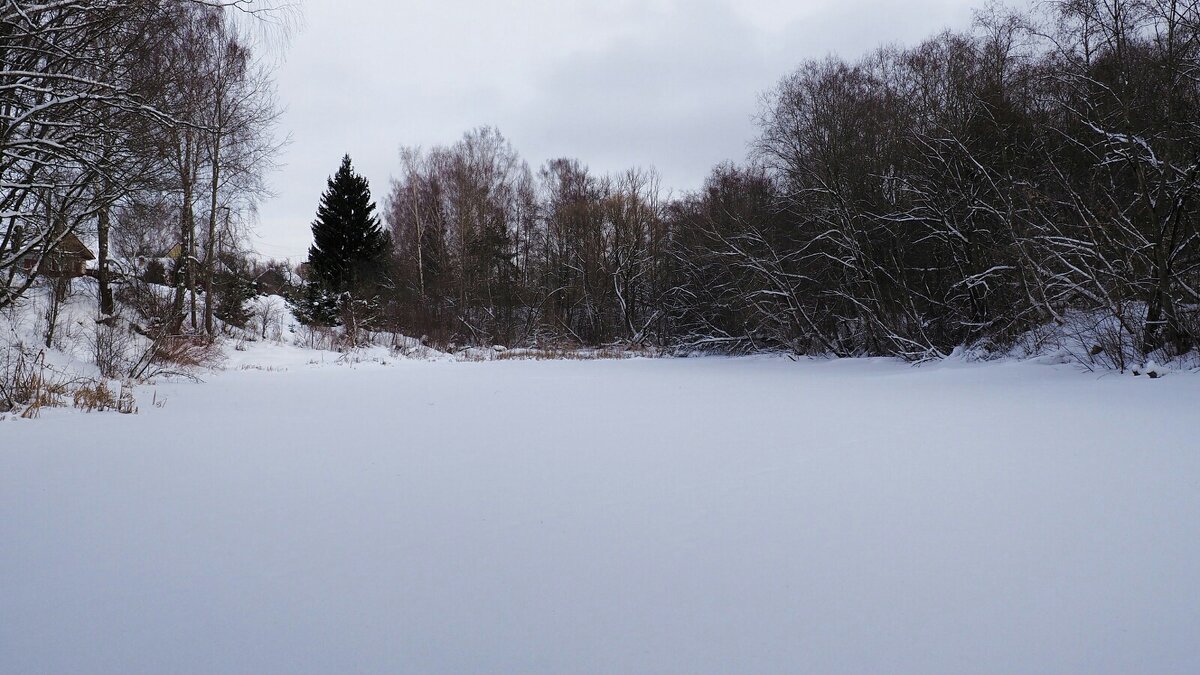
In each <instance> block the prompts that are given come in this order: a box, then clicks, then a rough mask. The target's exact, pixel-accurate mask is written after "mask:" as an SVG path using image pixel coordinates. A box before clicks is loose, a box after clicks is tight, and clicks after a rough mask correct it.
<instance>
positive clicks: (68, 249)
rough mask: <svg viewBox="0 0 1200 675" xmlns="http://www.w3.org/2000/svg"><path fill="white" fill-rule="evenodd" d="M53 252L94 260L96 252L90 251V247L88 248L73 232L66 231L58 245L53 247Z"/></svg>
mask: <svg viewBox="0 0 1200 675" xmlns="http://www.w3.org/2000/svg"><path fill="white" fill-rule="evenodd" d="M54 251H55V253H60V254H66V255H73V256H79V257H80V258H83V259H84V260H95V259H96V254H94V253H92V249H90V248H88V247H87V245H85V244H84V243H83V242H82V241H80V239H79V237H77V236H76V235H75V233H74V232H68V233H67V235H66V236H65V237H63V238H62V240H61V241H59V242H58V246H55V247H54Z"/></svg>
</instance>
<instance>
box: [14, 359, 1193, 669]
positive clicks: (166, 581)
mask: <svg viewBox="0 0 1200 675" xmlns="http://www.w3.org/2000/svg"><path fill="white" fill-rule="evenodd" d="M284 360H286V359H284ZM235 365H236V364H235ZM208 379H209V381H208V382H207V383H205V384H189V383H180V384H160V385H159V387H158V390H157V397H158V399H160V400H162V399H164V398H165V400H166V404H165V405H164V406H163V407H161V408H159V407H155V406H154V405H152V404H151V403H150V397H151V392H150V391H149V390H147V389H144V388H143V389H142V390H141V391H140V393H139V398H140V404H141V413H140V414H139V415H135V416H121V415H116V414H94V415H84V414H80V413H77V412H70V411H65V410H64V411H47V412H45V413H44V416H43V418H42V419H41V420H35V421H26V420H21V421H14V420H11V419H10V420H6V421H3V422H0V672H3V673H304V672H313V673H349V672H361V673H396V672H412V673H472V672H495V673H567V672H587V673H635V672H636V673H706V672H724V673H768V672H788V673H794V672H812V673H978V672H994V673H1017V672H1029V673H1031V672H1039V673H1131V672H1142V673H1195V672H1200V376H1196V375H1189V374H1182V373H1180V374H1174V375H1171V376H1168V377H1166V378H1164V379H1161V380H1157V381H1151V380H1148V379H1147V378H1144V377H1141V378H1134V377H1132V376H1128V375H1115V374H1112V375H1104V376H1100V375H1095V374H1081V373H1080V372H1078V371H1077V370H1074V369H1071V368H1062V367H1048V366H1034V365H1019V364H1005V365H975V366H971V365H962V364H958V365H955V364H943V365H937V366H930V367H925V368H916V369H914V368H911V367H908V366H905V365H902V364H898V363H893V362H889V361H801V362H791V361H788V360H785V359H680V360H630V361H593V362H496V363H451V362H399V363H392V364H389V365H387V366H381V365H376V364H363V365H360V366H357V367H347V366H333V365H325V366H320V365H310V364H307V363H305V362H299V363H293V364H291V365H290V366H288V369H287V370H286V371H262V370H247V371H239V370H236V369H235V368H231V369H230V370H229V371H228V372H225V373H222V374H218V375H214V376H212V377H211V378H208Z"/></svg>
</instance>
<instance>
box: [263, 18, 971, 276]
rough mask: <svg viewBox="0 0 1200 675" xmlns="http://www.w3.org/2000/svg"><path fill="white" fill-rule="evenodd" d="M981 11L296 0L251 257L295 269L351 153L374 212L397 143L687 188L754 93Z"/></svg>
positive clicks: (740, 145) (723, 150) (743, 133)
mask: <svg viewBox="0 0 1200 675" xmlns="http://www.w3.org/2000/svg"><path fill="white" fill-rule="evenodd" d="M982 1H983V0H978V1H975V0H742V1H741V2H737V1H736V0H608V1H607V2H591V1H579V0H521V1H520V2H503V1H494V0H493V1H487V0H440V1H438V0H422V1H413V0H303V15H304V19H303V24H302V26H301V27H300V28H299V29H298V31H297V32H296V33H295V35H294V36H293V38H292V40H291V42H290V44H289V46H288V47H287V52H286V61H285V62H284V63H283V65H282V67H281V70H280V71H279V73H278V84H279V93H280V97H281V99H282V103H283V104H284V105H285V106H286V108H287V112H286V113H285V115H284V117H283V121H282V129H283V131H285V132H288V133H290V134H291V135H292V144H291V145H290V146H289V147H288V148H287V149H286V150H285V151H284V153H283V156H282V157H281V158H280V159H281V162H282V163H283V167H282V169H281V170H280V171H279V172H278V173H276V174H274V175H273V176H272V180H271V182H272V185H273V189H274V191H275V193H276V194H277V197H275V198H274V199H271V200H270V201H268V202H267V203H265V204H264V205H263V207H262V210H261V215H260V220H259V223H258V224H257V225H256V231H257V238H256V241H255V246H256V248H257V249H258V250H259V251H261V252H262V253H263V254H264V255H267V256H272V257H279V258H282V257H290V258H292V259H295V260H299V259H301V258H303V257H304V256H305V254H306V251H307V247H308V243H309V234H310V232H309V224H310V222H311V220H312V217H313V214H314V212H315V210H316V205H317V200H318V198H319V197H320V194H321V191H322V190H323V189H324V187H325V180H326V178H327V177H328V176H329V174H331V173H332V172H333V171H334V170H335V169H336V168H337V164H338V162H339V160H340V159H341V156H342V155H343V154H345V153H349V154H350V155H351V157H353V159H354V162H355V165H356V166H357V168H358V169H359V171H360V172H361V173H363V174H364V175H366V176H367V178H368V179H370V181H371V185H372V189H373V191H374V194H375V196H376V198H377V200H378V201H379V202H380V205H381V206H382V202H383V198H384V196H385V195H386V193H387V190H388V185H389V181H390V178H391V176H392V175H393V173H395V172H396V170H397V167H398V150H399V148H400V146H401V145H421V146H426V147H427V146H430V145H435V144H448V143H452V142H453V141H455V140H457V139H458V137H459V136H461V135H462V133H463V132H464V131H466V130H468V129H470V128H472V127H475V126H479V125H485V124H487V125H493V126H496V127H498V128H499V129H500V130H501V132H502V133H503V134H504V135H505V136H506V137H507V138H508V139H509V140H510V141H512V143H513V144H514V146H515V147H516V148H517V149H518V151H520V152H521V154H522V155H523V156H524V157H525V158H526V159H527V160H528V161H529V163H530V165H531V166H533V167H535V168H536V167H537V166H538V165H540V164H541V163H542V162H543V161H545V160H547V159H551V158H554V157H562V156H569V157H577V158H579V159H581V160H582V161H583V162H584V163H585V164H587V165H588V166H590V167H591V168H592V169H593V170H595V171H598V172H608V171H617V170H620V169H623V168H628V167H631V166H654V167H657V168H658V170H659V172H660V173H661V174H662V176H663V182H664V185H666V186H668V187H671V188H674V189H677V190H687V189H692V188H695V187H697V186H699V184H700V182H701V181H702V180H703V178H704V176H705V175H706V174H707V173H708V170H709V169H710V168H711V167H712V166H713V165H714V164H717V163H718V162H721V161H724V160H741V159H743V158H744V157H745V155H746V147H747V143H748V142H749V141H750V139H751V138H752V137H753V135H754V124H753V120H752V116H753V114H754V113H755V111H756V110H757V109H758V100H759V96H760V94H761V93H762V92H764V91H766V90H768V89H770V88H771V87H772V85H773V84H774V83H775V82H777V81H778V80H779V78H780V77H782V76H783V75H784V74H786V73H787V72H789V71H790V70H792V69H793V68H795V66H796V65H797V64H798V63H799V62H800V61H802V60H804V59H806V58H812V57H822V56H825V55H827V54H829V53H838V54H841V55H843V56H851V57H853V56H858V55H859V54H861V53H863V52H864V51H866V50H868V49H871V48H872V47H874V46H877V45H879V44H881V43H885V42H899V43H911V42H915V41H917V40H920V39H921V38H923V37H925V36H927V35H930V34H932V33H935V32H937V31H939V30H941V29H943V28H948V27H949V28H964V27H966V26H968V25H969V24H970V21H971V14H972V8H974V7H978V6H980V4H981V3H982Z"/></svg>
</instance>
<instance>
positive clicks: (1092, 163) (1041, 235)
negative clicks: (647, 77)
mask: <svg viewBox="0 0 1200 675" xmlns="http://www.w3.org/2000/svg"><path fill="white" fill-rule="evenodd" d="M757 122H758V129H759V133H758V136H757V138H756V139H754V142H753V152H752V154H751V156H750V158H749V159H748V161H747V162H746V163H744V164H742V165H735V164H724V165H721V166H718V167H716V168H714V169H713V171H712V172H711V175H710V176H709V178H708V179H707V181H706V182H705V184H704V185H703V187H702V188H701V189H700V190H698V191H696V192H694V193H691V194H686V195H684V196H682V197H678V198H668V197H666V196H665V195H664V192H663V190H662V188H661V185H660V182H659V179H658V176H657V175H656V174H655V173H654V172H653V171H652V170H631V171H628V172H625V173H621V174H617V175H596V174H594V173H592V172H590V171H589V170H588V169H587V167H586V166H584V165H583V164H581V163H580V162H578V161H576V160H572V159H557V160H553V161H549V162H547V163H546V164H545V165H544V166H542V167H541V168H540V169H538V170H537V171H536V172H535V171H533V170H532V169H531V168H530V167H529V165H528V164H527V163H525V162H524V161H522V160H521V158H520V157H519V155H518V154H517V153H516V152H515V151H514V149H513V148H512V147H511V145H510V144H509V143H508V142H507V141H506V140H505V139H504V138H503V137H502V136H501V135H500V133H499V132H497V131H496V130H494V129H491V128H481V129H477V130H475V131H472V132H469V133H467V134H466V135H465V136H464V137H463V138H462V139H461V140H460V141H459V142H457V143H455V144H453V145H450V146H445V147H435V148H432V149H428V150H421V149H417V148H409V149H405V150H404V151H403V152H402V162H401V164H402V167H401V171H400V175H399V178H397V179H394V181H393V184H392V185H391V189H390V192H389V194H388V195H387V198H386V200H385V202H384V206H383V208H382V214H383V217H384V221H385V225H386V229H387V230H388V233H389V234H390V244H389V246H388V247H386V249H387V252H386V254H381V256H380V258H379V260H377V261H376V262H377V263H378V264H380V265H382V267H381V271H380V272H379V274H378V277H377V278H376V282H375V285H374V286H373V287H372V289H373V290H372V293H370V294H368V295H370V297H371V299H372V302H371V303H370V310H369V312H368V314H369V315H370V316H369V321H370V322H373V323H374V324H376V325H380V326H388V327H390V328H393V329H395V330H400V331H406V332H410V333H414V334H424V335H427V336H431V337H433V338H435V339H438V340H441V341H452V342H458V343H474V344H489V343H493V342H495V343H503V344H521V343H545V342H554V343H564V342H569V343H575V344H580V345H595V344H608V343H626V344H656V345H662V346H666V347H674V348H683V349H710V350H720V351H726V352H745V351H756V350H789V351H794V352H798V353H829V354H838V355H893V356H901V357H904V358H908V359H913V360H921V359H926V358H937V357H941V356H945V355H948V354H949V353H951V351H952V350H954V349H955V348H956V347H960V346H969V347H976V348H982V349H987V350H994V351H999V352H1004V351H1006V350H1011V349H1013V348H1014V346H1015V345H1017V344H1018V343H1019V342H1021V341H1025V342H1028V341H1029V340H1031V339H1032V340H1034V341H1035V342H1036V341H1037V340H1038V339H1039V338H1038V336H1039V335H1058V336H1062V335H1063V334H1077V335H1080V336H1084V337H1083V338H1081V339H1086V340H1087V343H1086V344H1085V345H1084V348H1085V349H1087V350H1089V353H1088V354H1087V355H1086V356H1087V357H1088V358H1093V359H1097V358H1098V359H1102V360H1106V361H1108V362H1109V363H1111V364H1112V365H1117V366H1120V367H1124V366H1126V365H1128V364H1129V362H1130V361H1131V360H1133V359H1138V358H1141V359H1145V358H1146V357H1148V356H1149V355H1152V354H1156V353H1159V354H1161V355H1163V356H1165V357H1167V358H1170V357H1173V356H1177V355H1180V354H1184V353H1187V352H1189V351H1190V350H1192V349H1193V348H1194V347H1195V341H1196V338H1197V337H1198V336H1200V238H1198V237H1200V232H1198V229H1197V197H1198V196H1200V195H1198V192H1197V188H1198V181H1200V3H1197V2H1193V1H1180V0H1067V1H1063V2H1053V3H1046V4H1044V5H1042V6H1041V7H1040V9H1038V11H1036V12H1032V13H1014V12H1011V11H1009V10H1006V9H1004V8H1003V7H1001V6H999V5H993V6H989V7H988V8H985V9H984V10H982V11H980V12H978V13H977V16H976V21H975V25H974V26H973V28H972V29H971V30H970V31H966V32H945V33H942V34H940V35H937V36H935V37H933V38H930V39H928V40H926V41H924V42H923V43H921V44H919V45H916V46H914V47H911V48H899V47H884V48H880V49H878V50H876V51H874V52H872V53H870V54H868V55H867V56H865V57H863V58H861V59H859V60H857V61H847V60H844V59H840V58H834V57H831V58H827V59H821V60H813V61H809V62H806V63H803V64H802V65H801V66H800V67H799V68H797V69H796V70H795V71H794V72H793V73H791V74H789V75H788V76H786V77H785V78H783V79H782V80H781V81H780V83H779V84H778V86H777V87H776V88H775V89H774V90H773V91H772V92H770V94H769V96H767V97H766V100H765V103H764V105H763V107H762V109H761V111H760V114H759V115H758V118H757ZM377 224H378V223H377ZM381 250H383V249H381ZM360 313H361V312H360ZM1031 336H1032V337H1031ZM1034 346H1036V345H1034Z"/></svg>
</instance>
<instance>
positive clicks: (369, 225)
mask: <svg viewBox="0 0 1200 675" xmlns="http://www.w3.org/2000/svg"><path fill="white" fill-rule="evenodd" d="M312 233H313V245H312V246H311V247H310V248H309V249H308V264H309V270H310V272H309V275H310V276H309V281H308V284H309V286H308V289H307V292H306V295H307V298H306V303H305V304H308V305H310V306H309V307H306V308H304V309H305V310H307V311H305V312H303V313H304V314H307V315H308V316H307V317H306V318H309V319H311V320H312V321H314V322H317V323H333V322H335V320H336V316H333V314H335V313H336V311H337V307H338V305H340V304H345V302H352V301H363V300H367V301H369V300H370V297H369V296H370V295H371V294H372V286H373V284H374V282H376V281H377V277H378V274H379V272H380V270H382V268H383V265H384V262H385V261H386V258H387V253H388V251H389V249H390V248H391V239H390V237H388V235H387V233H386V232H384V230H383V227H382V226H381V225H380V223H379V218H378V217H377V216H376V215H375V204H374V202H372V201H371V189H370V186H369V185H368V184H367V179H366V178H364V177H363V176H360V175H359V174H357V173H355V171H354V167H353V165H352V164H351V162H350V156H349V155H346V156H345V157H343V158H342V165H341V167H340V168H339V169H338V171H337V173H336V174H334V175H333V176H332V177H331V178H330V179H329V183H328V187H327V188H326V190H325V193H324V194H323V195H321V202H320V205H319V206H318V207H317V218H316V220H314V221H313V224H312Z"/></svg>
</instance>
